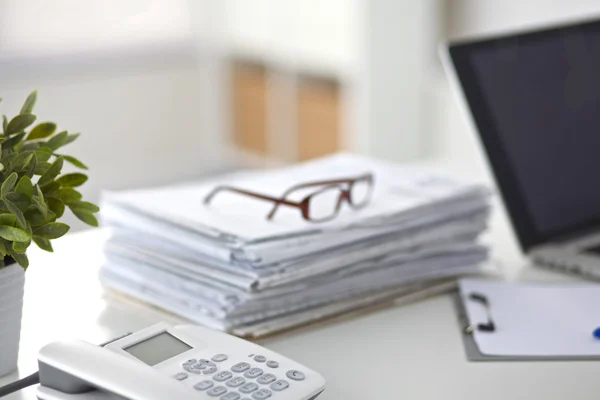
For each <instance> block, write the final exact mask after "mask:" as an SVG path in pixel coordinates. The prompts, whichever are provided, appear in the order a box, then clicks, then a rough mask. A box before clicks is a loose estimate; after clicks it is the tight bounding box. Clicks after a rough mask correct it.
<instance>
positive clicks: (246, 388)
mask: <svg viewBox="0 0 600 400" xmlns="http://www.w3.org/2000/svg"><path fill="white" fill-rule="evenodd" d="M256 389H258V385H257V384H256V383H254V382H248V383H246V384H245V385H242V386H241V387H240V392H242V393H252V392H254V391H255V390H256Z"/></svg>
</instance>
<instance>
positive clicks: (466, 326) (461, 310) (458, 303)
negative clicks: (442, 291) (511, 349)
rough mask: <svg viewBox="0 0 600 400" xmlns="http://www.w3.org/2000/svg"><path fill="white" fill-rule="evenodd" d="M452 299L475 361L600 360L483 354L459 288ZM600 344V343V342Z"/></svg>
mask: <svg viewBox="0 0 600 400" xmlns="http://www.w3.org/2000/svg"><path fill="white" fill-rule="evenodd" d="M451 297H452V301H453V302H454V306H455V308H456V315H457V318H458V326H459V329H460V332H461V337H462V340H463V346H464V349H465V354H466V356H467V360H469V361H473V362H489V361H530V362H533V361H536V362H539V361H600V356H596V355H590V356H558V355H554V356H512V355H511V356H502V355H488V354H483V353H482V352H481V351H480V350H479V346H477V343H476V342H475V338H474V336H473V334H472V333H471V332H470V327H471V326H472V324H471V322H470V321H469V318H468V316H467V311H466V309H465V307H464V304H463V301H462V297H461V295H460V292H459V291H458V290H455V291H453V292H452V293H451ZM599 345H600V343H599Z"/></svg>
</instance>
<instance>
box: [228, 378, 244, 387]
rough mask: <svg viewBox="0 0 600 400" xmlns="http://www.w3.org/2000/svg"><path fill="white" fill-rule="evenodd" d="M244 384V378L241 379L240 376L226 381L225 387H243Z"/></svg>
mask: <svg viewBox="0 0 600 400" xmlns="http://www.w3.org/2000/svg"><path fill="white" fill-rule="evenodd" d="M244 383H246V380H245V379H244V378H242V377H241V376H236V377H235V378H233V379H230V380H229V381H227V386H229V387H238V386H240V385H243V384H244Z"/></svg>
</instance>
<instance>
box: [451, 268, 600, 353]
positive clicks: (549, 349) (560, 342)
mask: <svg viewBox="0 0 600 400" xmlns="http://www.w3.org/2000/svg"><path fill="white" fill-rule="evenodd" d="M459 287H460V293H461V297H462V300H463V301H464V302H465V308H466V311H467V316H468V318H469V321H470V323H480V322H486V321H487V318H488V317H487V315H486V311H485V308H484V307H483V306H482V305H481V304H480V303H478V302H476V301H473V300H469V299H468V296H469V295H470V294H471V293H480V294H482V295H484V296H486V298H487V300H488V302H489V306H490V313H491V317H492V319H493V321H494V323H495V325H496V331H495V332H480V331H478V330H475V332H474V335H475V342H476V343H477V346H478V347H479V350H480V351H481V353H483V354H486V355H498V356H501V355H503V356H585V355H596V356H597V355H600V340H598V339H595V338H594V337H593V335H592V333H593V331H594V330H595V329H596V328H598V327H599V326H600V312H599V311H598V305H599V304H600V285H596V284H586V283H582V284H555V285H549V284H544V285H539V284H517V283H506V282H493V281H485V280H476V279H463V280H461V281H460V283H459Z"/></svg>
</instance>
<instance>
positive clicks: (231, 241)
mask: <svg viewBox="0 0 600 400" xmlns="http://www.w3.org/2000/svg"><path fill="white" fill-rule="evenodd" d="M365 173H371V174H372V175H373V177H374V185H373V192H372V196H371V201H370V202H369V203H368V205H367V206H366V207H364V208H361V209H358V210H356V209H352V208H351V207H349V204H347V203H343V202H342V204H341V208H340V212H339V214H338V215H337V217H336V218H334V219H332V220H329V221H326V222H318V223H317V222H310V221H307V220H305V219H303V218H302V213H301V212H300V210H299V209H298V208H294V207H286V206H280V207H279V209H278V211H277V213H276V214H275V216H274V218H273V219H271V220H268V219H267V215H268V214H269V211H270V210H271V209H272V208H273V203H272V202H269V201H265V200H263V199H257V198H252V197H247V196H243V195H240V194H238V193H233V192H228V191H224V192H223V193H219V194H218V195H217V196H215V198H214V199H212V201H211V203H210V204H204V199H205V198H206V196H207V195H208V194H209V193H210V192H212V191H213V189H214V188H215V187H217V186H219V185H228V186H232V187H235V188H240V189H243V190H248V191H252V192H256V193H260V194H264V195H266V196H273V197H277V198H279V197H281V196H282V194H283V193H284V192H285V191H286V190H287V189H288V188H290V186H293V185H296V184H300V183H305V182H311V181H323V180H332V179H342V178H349V177H353V176H359V175H361V174H365ZM343 186H344V185H343V184H342V185H340V187H341V188H343ZM315 190H318V188H317V189H315V188H307V189H306V190H304V191H302V190H300V191H297V192H294V193H292V194H291V195H290V197H289V198H288V199H289V200H293V201H300V200H302V198H304V197H305V196H306V195H307V193H310V192H311V191H312V192H314V191H315ZM488 197H489V194H488V191H487V190H486V189H485V188H484V187H481V186H479V185H475V184H470V183H463V182H459V181H457V180H455V179H453V178H451V177H447V176H444V175H443V174H439V173H437V172H433V171H430V170H426V169H423V168H420V167H411V166H401V165H397V164H391V163H386V162H382V161H378V160H373V159H370V158H366V157H361V156H356V155H347V154H340V155H334V156H330V157H326V158H323V159H319V160H316V161H311V162H307V163H302V164H298V165H295V166H292V167H288V168H283V169H279V170H274V171H266V172H265V171H261V172H256V171H251V172H241V173H234V174H231V175H228V176H222V177H219V178H218V179H214V180H211V181H204V182H199V183H196V184H188V185H183V186H174V187H173V186H171V187H165V188H154V189H144V190H135V191H127V192H116V193H106V194H105V195H104V196H103V201H102V202H103V207H102V217H103V220H104V223H105V225H108V226H110V227H112V232H113V234H112V236H111V238H110V239H109V241H108V243H107V244H106V255H107V259H108V262H107V264H106V265H104V266H103V268H102V269H101V280H102V281H103V283H104V284H105V285H106V286H108V287H111V288H114V289H117V290H119V291H122V292H125V293H126V294H128V295H130V296H133V297H136V298H138V299H141V300H144V301H147V302H149V303H151V304H153V305H156V306H159V307H162V308H164V309H167V310H169V311H172V312H174V313H177V314H180V315H182V316H185V317H187V318H189V319H191V320H194V321H196V322H198V323H201V324H204V325H207V326H210V327H212V328H215V329H220V330H224V331H229V332H233V333H236V334H240V335H247V336H258V335H262V334H268V333H272V332H274V331H278V330H281V329H288V328H290V327H294V326H296V325H300V324H304V323H307V322H311V321H313V320H316V319H322V318H325V317H330V316H334V315H338V314H340V313H343V312H346V311H351V310H355V309H358V308H362V307H365V306H370V305H373V304H377V303H380V302H382V301H390V299H393V298H396V297H400V296H408V295H411V294H414V293H416V292H422V293H428V291H429V292H434V291H435V288H440V287H446V286H444V285H445V284H446V282H447V281H448V279H455V278H456V277H457V276H462V275H466V274H474V273H478V272H479V271H480V270H481V266H482V265H483V263H484V262H485V261H486V259H487V256H488V253H487V249H486V248H485V247H484V246H482V245H480V244H478V243H477V238H478V236H479V235H480V234H481V233H482V232H483V231H484V230H485V228H486V221H487V217H488V211H489V205H488V200H489V199H488ZM313 206H314V207H321V205H317V204H314V205H313V204H312V203H311V207H313ZM328 206H329V207H330V206H331V205H327V204H324V205H323V207H328ZM311 211H312V212H317V211H319V210H311ZM440 284H441V285H442V286H440Z"/></svg>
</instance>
